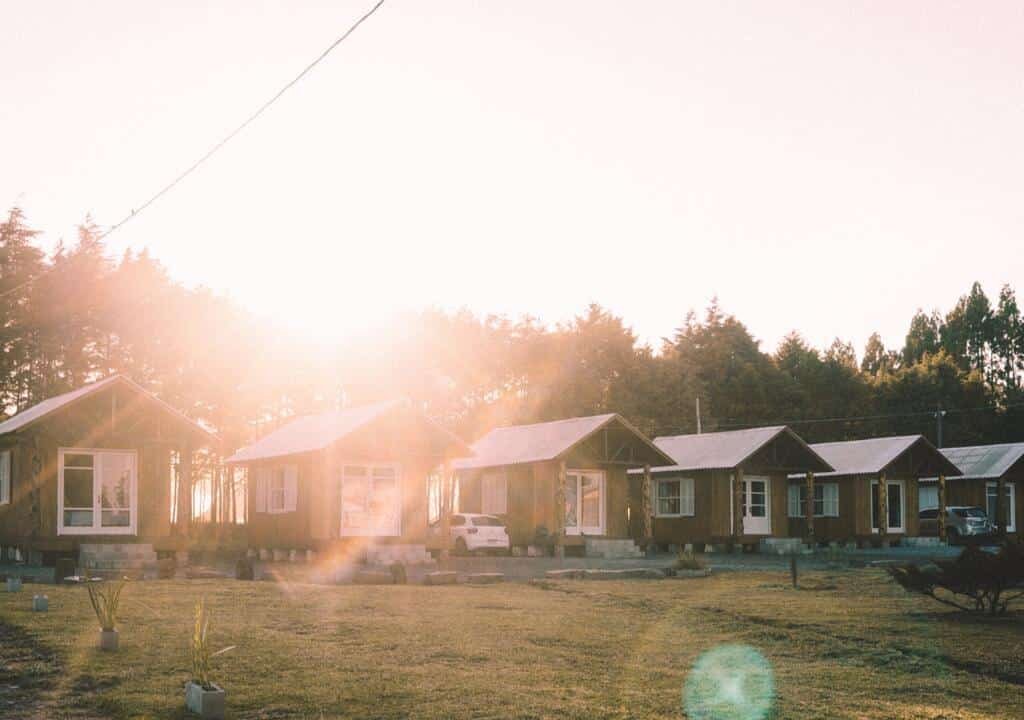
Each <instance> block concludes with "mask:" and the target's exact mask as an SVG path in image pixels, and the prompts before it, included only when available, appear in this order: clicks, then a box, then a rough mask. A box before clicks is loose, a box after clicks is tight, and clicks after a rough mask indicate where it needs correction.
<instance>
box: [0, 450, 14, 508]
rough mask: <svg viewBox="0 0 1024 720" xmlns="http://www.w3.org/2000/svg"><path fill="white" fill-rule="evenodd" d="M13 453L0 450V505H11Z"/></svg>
mask: <svg viewBox="0 0 1024 720" xmlns="http://www.w3.org/2000/svg"><path fill="white" fill-rule="evenodd" d="M11 463H12V460H11V451H10V450H0V505H10V504H11Z"/></svg>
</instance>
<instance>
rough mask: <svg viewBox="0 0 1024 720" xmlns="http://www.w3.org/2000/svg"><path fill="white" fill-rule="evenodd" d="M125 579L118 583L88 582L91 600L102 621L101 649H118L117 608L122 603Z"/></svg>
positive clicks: (87, 588)
mask: <svg viewBox="0 0 1024 720" xmlns="http://www.w3.org/2000/svg"><path fill="white" fill-rule="evenodd" d="M124 583H125V581H124V580H120V581H118V582H117V583H116V584H114V583H110V582H106V581H104V582H99V583H92V582H90V583H87V584H86V586H85V588H86V590H88V591H89V602H90V603H92V609H93V611H94V612H95V613H96V619H97V620H98V621H99V623H100V650H117V647H118V634H117V608H118V605H120V604H121V591H122V590H123V589H124Z"/></svg>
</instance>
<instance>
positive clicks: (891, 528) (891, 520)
mask: <svg viewBox="0 0 1024 720" xmlns="http://www.w3.org/2000/svg"><path fill="white" fill-rule="evenodd" d="M885 485H886V492H887V497H886V499H887V501H888V502H887V503H886V508H885V519H886V525H885V527H886V530H885V531H886V532H887V533H902V532H906V531H907V520H906V516H907V503H906V494H905V493H904V488H903V481H902V480H887V481H886V483H885ZM877 508H878V481H877V480H872V481H871V531H872V532H878V518H877V517H876V515H877V514H878V513H877V510H876V509H877Z"/></svg>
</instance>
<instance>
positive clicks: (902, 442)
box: [787, 435, 960, 544]
mask: <svg viewBox="0 0 1024 720" xmlns="http://www.w3.org/2000/svg"><path fill="white" fill-rule="evenodd" d="M811 448H812V449H813V450H814V451H815V452H816V453H818V454H819V455H820V456H821V457H823V458H825V460H826V461H827V462H828V463H829V465H831V466H832V467H833V468H834V471H832V472H827V473H818V474H817V475H816V476H815V478H814V483H815V488H814V492H815V495H814V517H813V530H814V537H815V539H816V540H818V541H825V542H833V541H835V542H840V541H843V542H853V541H855V542H858V543H862V544H876V543H879V542H880V541H882V540H893V541H899V539H901V538H914V537H917V536H918V534H919V533H918V512H917V508H918V483H919V480H920V479H921V478H925V477H930V476H939V475H942V476H943V477H955V476H959V475H960V470H959V468H957V466H956V465H954V464H953V463H952V462H950V461H949V460H948V459H947V458H946V456H945V455H943V454H942V453H941V452H939V451H938V449H936V447H935V446H934V445H932V444H931V443H930V442H928V440H927V439H926V438H925V437H924V436H923V435H906V436H901V437H884V438H870V439H867V440H851V441H847V442H831V443H816V444H814V445H811ZM818 488H821V490H819V489H818ZM806 497H807V495H806V489H805V483H804V482H803V478H802V477H791V478H790V484H789V489H788V501H787V505H788V508H789V511H788V515H789V530H790V532H791V533H793V534H803V533H805V532H806V522H807V520H806V510H807V508H806V505H805V504H804V503H805V501H806ZM880 518H884V521H885V522H884V524H882V525H880V522H879V519H880Z"/></svg>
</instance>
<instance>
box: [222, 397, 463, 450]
mask: <svg viewBox="0 0 1024 720" xmlns="http://www.w3.org/2000/svg"><path fill="white" fill-rule="evenodd" d="M404 405H405V403H404V402H403V401H400V400H388V401H385V402H379V403H375V404H373V405H363V406H360V407H353V408H345V409H343V410H329V411H327V412H322V413H317V414H314V415H304V416H302V417H298V418H295V419H294V420H292V421H290V422H288V423H286V424H285V425H282V426H281V427H279V428H277V429H276V430H274V431H273V432H271V433H270V434H269V435H265V436H264V437H262V438H261V439H259V440H257V441H256V442H254V443H252V444H251V445H246V446H245V447H243V448H240V449H239V450H238V451H237V452H235V454H234V455H232V456H231V457H229V458H228V459H227V460H225V462H227V463H246V462H253V461H256V460H268V459H271V458H277V457H285V456H288V455H301V454H302V453H307V452H315V451H317V450H323V449H324V448H326V447H328V446H330V445H332V444H334V443H336V442H338V441H339V440H342V439H343V438H345V437H346V436H348V435H350V434H352V433H354V432H355V431H356V430H359V429H360V428H363V427H365V426H367V425H369V424H370V423H372V422H373V421H375V420H377V419H378V418H380V417H382V416H384V415H386V414H387V413H389V412H391V411H392V410H395V409H397V408H400V407H402V406H404ZM424 419H426V418H424ZM427 422H429V423H430V424H431V426H433V427H434V428H435V429H436V430H437V431H438V432H441V433H443V434H445V435H447V436H448V437H449V438H450V439H451V441H452V442H453V444H456V445H458V446H460V447H461V448H463V449H465V450H466V451H467V452H468V446H467V445H466V443H465V442H463V441H462V440H461V439H460V438H458V437H457V436H455V435H454V434H452V433H450V432H448V431H447V430H445V429H444V428H442V427H441V426H440V425H437V424H435V423H434V422H432V421H430V420H427Z"/></svg>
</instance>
